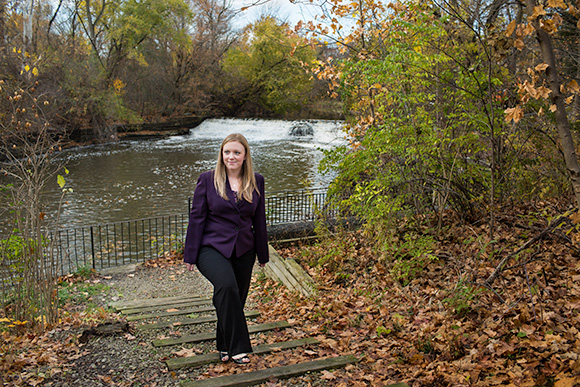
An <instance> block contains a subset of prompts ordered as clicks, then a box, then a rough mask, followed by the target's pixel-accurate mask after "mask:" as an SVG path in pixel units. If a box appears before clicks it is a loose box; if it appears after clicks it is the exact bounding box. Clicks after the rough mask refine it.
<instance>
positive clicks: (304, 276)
mask: <svg viewBox="0 0 580 387" xmlns="http://www.w3.org/2000/svg"><path fill="white" fill-rule="evenodd" d="M282 260H283V262H284V264H285V265H286V267H287V268H288V271H289V272H290V273H292V275H293V276H294V278H296V280H298V282H300V284H301V285H302V288H303V289H304V290H306V291H307V292H308V293H309V296H311V295H314V294H315V289H316V283H315V282H314V280H313V279H312V277H310V275H309V274H308V273H307V272H306V270H304V269H303V268H302V267H301V266H300V265H299V264H298V262H296V261H295V260H293V259H285V258H282Z"/></svg>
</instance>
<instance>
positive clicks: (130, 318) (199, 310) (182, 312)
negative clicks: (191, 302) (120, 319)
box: [127, 306, 215, 321]
mask: <svg viewBox="0 0 580 387" xmlns="http://www.w3.org/2000/svg"><path fill="white" fill-rule="evenodd" d="M214 310H215V308H214V307H213V306H206V307H204V308H190V309H181V310H176V311H172V312H158V313H150V314H139V315H136V316H128V317H127V321H138V320H147V319H151V318H158V317H168V316H183V315H188V314H192V313H204V312H211V311H214Z"/></svg>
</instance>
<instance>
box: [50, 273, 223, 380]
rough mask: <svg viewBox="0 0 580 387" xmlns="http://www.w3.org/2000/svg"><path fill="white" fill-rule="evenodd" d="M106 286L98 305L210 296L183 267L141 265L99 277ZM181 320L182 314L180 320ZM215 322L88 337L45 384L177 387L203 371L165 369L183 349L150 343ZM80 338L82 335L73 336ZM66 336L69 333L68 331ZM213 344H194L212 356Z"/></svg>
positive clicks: (204, 329)
mask: <svg viewBox="0 0 580 387" xmlns="http://www.w3.org/2000/svg"><path fill="white" fill-rule="evenodd" d="M100 274H101V276H102V279H101V280H102V282H104V283H105V284H106V285H108V286H109V287H110V289H109V291H108V293H107V294H106V295H104V296H103V298H102V299H101V300H100V302H102V303H103V305H108V304H109V303H110V302H112V301H127V300H137V299H148V298H160V297H173V296H191V295H200V296H211V294H212V286H211V284H210V283H209V281H207V280H206V279H205V278H204V277H203V276H202V275H201V274H200V273H199V271H197V270H194V271H187V270H185V266H184V265H173V266H166V267H163V268H159V267H145V266H143V265H139V266H137V267H135V266H126V267H123V268H119V269H115V270H111V271H108V272H106V271H105V272H102V273H100ZM181 317H183V316H181ZM214 325H215V324H213V323H212V324H201V325H195V326H184V327H179V329H175V328H168V329H160V330H146V331H141V330H133V331H132V332H131V334H125V335H120V334H117V335H114V336H102V337H94V338H91V339H90V340H89V341H88V342H87V343H86V344H79V346H80V351H81V353H80V355H81V356H79V358H78V359H76V360H75V361H74V364H73V366H72V367H70V369H68V370H66V371H64V372H62V373H59V374H57V375H55V376H54V377H53V378H51V379H50V381H49V382H47V383H45V384H44V385H46V386H83V387H92V386H110V385H116V386H151V387H153V386H176V385H179V382H180V381H182V380H185V379H187V378H193V377H195V376H196V375H198V374H199V373H200V372H203V369H196V370H194V371H191V370H187V371H175V372H173V371H168V370H167V367H166V365H165V363H164V362H163V361H164V360H165V359H167V358H168V357H174V356H175V355H174V353H175V352H176V351H179V350H181V349H183V348H182V347H179V348H175V347H161V348H155V347H153V346H152V344H151V342H152V340H154V339H157V338H159V337H171V336H173V335H182V334H189V333H191V334H193V333H200V332H207V331H211V330H213V329H215V326H214ZM76 333H77V334H79V335H80V334H81V333H82V332H81V331H79V332H76ZM68 334H70V332H68ZM214 346H215V343H214V342H208V343H203V344H201V345H200V344H196V349H198V351H203V352H213V351H215V349H214V348H213V347H214Z"/></svg>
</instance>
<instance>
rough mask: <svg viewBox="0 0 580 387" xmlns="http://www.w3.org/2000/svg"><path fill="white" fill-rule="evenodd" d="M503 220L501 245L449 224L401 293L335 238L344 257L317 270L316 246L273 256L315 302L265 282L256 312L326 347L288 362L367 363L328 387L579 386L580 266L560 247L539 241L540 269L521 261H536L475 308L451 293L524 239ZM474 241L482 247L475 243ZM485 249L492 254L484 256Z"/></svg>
mask: <svg viewBox="0 0 580 387" xmlns="http://www.w3.org/2000/svg"><path fill="white" fill-rule="evenodd" d="M514 211H516V209H514ZM503 216H504V217H505V218H508V217H510V216H513V217H514V219H506V221H505V222H503V223H502V222H501V221H499V222H498V230H496V232H497V235H498V236H497V237H496V238H497V239H498V240H501V241H502V243H503V245H502V244H501V243H496V244H495V245H492V244H491V243H489V242H491V241H486V238H487V235H489V230H488V229H487V226H486V225H482V226H480V227H473V226H465V225H461V224H456V225H455V226H453V227H451V228H450V229H449V231H448V233H447V234H448V235H446V236H445V237H444V238H442V239H441V241H440V245H439V246H438V247H437V250H438V251H439V256H440V257H442V259H440V260H439V261H438V262H436V263H432V264H430V265H429V267H428V269H426V270H425V271H424V272H423V273H422V274H421V275H420V276H418V277H417V278H415V279H414V280H412V281H411V282H410V283H409V284H408V285H407V286H404V287H403V286H401V285H400V284H399V283H397V282H395V281H393V280H392V278H391V277H390V276H389V274H388V270H385V269H384V267H381V268H378V269H376V270H375V265H377V262H379V259H378V258H376V257H373V256H369V250H368V249H367V248H365V246H368V244H369V243H367V241H365V239H364V237H363V236H362V235H358V234H357V233H353V234H351V235H347V236H341V238H342V240H340V241H336V242H335V243H336V244H340V246H334V247H333V248H335V249H336V251H340V254H341V256H339V257H337V258H336V260H334V261H332V259H331V260H328V262H327V263H323V264H321V263H320V261H318V262H316V260H318V259H319V258H317V257H320V256H323V254H327V252H326V251H321V250H318V247H316V246H313V247H307V248H306V249H303V250H300V249H297V248H288V247H278V251H279V253H280V254H281V255H283V256H284V257H286V258H294V259H296V260H297V261H299V262H301V263H302V265H303V266H305V269H306V270H307V271H308V272H309V273H310V275H311V276H313V277H314V278H315V280H316V281H317V283H318V284H319V285H320V286H319V288H318V295H317V298H316V299H304V298H303V297H301V296H300V295H297V294H295V293H291V292H289V291H287V290H285V289H284V288H280V287H278V286H276V284H274V283H273V282H272V281H270V280H265V281H261V282H258V283H257V284H256V285H255V286H257V287H258V289H256V291H255V292H253V293H252V294H255V295H257V296H256V298H255V299H254V301H255V302H257V303H259V304H260V311H261V313H262V317H261V318H262V319H263V320H265V321H277V320H282V319H286V320H291V321H292V324H293V326H294V327H296V332H302V333H303V334H306V335H310V336H313V337H317V338H318V339H319V340H320V341H321V344H320V345H319V346H318V347H316V348H309V349H307V350H303V351H302V352H300V353H296V352H293V354H292V356H297V357H300V356H302V357H305V358H304V359H302V361H307V359H312V358H314V357H325V356H336V355H344V354H350V353H352V354H355V355H358V356H362V359H361V361H360V362H359V363H358V364H356V365H354V366H352V367H351V368H349V369H346V368H345V369H340V370H335V371H332V372H329V373H323V374H322V375H323V376H322V377H323V378H324V379H325V380H326V381H327V383H328V384H329V385H336V386H339V385H348V386H351V385H359V383H361V384H360V385H365V386H368V385H371V386H380V385H385V384H389V383H395V382H407V383H408V384H409V385H413V386H482V387H484V386H494V385H504V386H509V385H514V386H530V387H532V386H537V385H554V386H561V387H567V386H569V385H570V386H572V385H577V384H578V382H579V380H578V378H579V377H580V376H579V375H580V359H579V353H580V333H579V330H578V328H577V327H580V313H579V312H578V305H579V301H580V283H579V281H577V279H578V275H579V274H580V264H579V261H578V257H575V256H573V255H572V254H570V249H569V248H568V247H566V246H565V245H564V244H562V243H561V242H562V240H561V239H558V238H552V239H547V240H544V241H541V243H540V246H539V251H540V253H539V255H538V252H534V254H536V256H537V257H540V258H536V259H534V260H527V258H526V254H531V253H532V252H525V253H522V254H521V255H520V256H519V257H518V261H517V262H518V263H517V265H516V266H514V267H512V268H507V269H506V270H504V271H503V272H502V277H501V279H500V280H498V283H497V284H495V289H494V291H493V292H492V291H489V289H488V288H484V287H481V288H479V289H480V290H479V292H478V293H476V294H477V296H476V297H473V298H472V299H471V300H465V299H461V298H457V294H456V293H453V289H457V286H458V285H457V284H458V283H461V282H460V281H462V277H461V276H462V273H471V274H470V276H471V278H472V279H471V280H470V281H471V282H470V284H476V283H477V281H478V279H485V278H487V276H489V274H490V273H491V272H492V271H493V270H494V269H495V266H494V265H495V264H496V263H497V262H499V260H500V259H501V252H505V254H509V251H515V250H517V248H518V247H519V246H520V245H522V244H523V243H524V242H525V241H526V240H527V239H529V237H521V236H520V235H522V234H521V229H518V228H517V227H515V228H514V227H513V226H511V227H510V225H513V224H518V220H517V217H518V216H519V215H518V214H517V213H515V214H503ZM524 216H525V214H524ZM498 218H499V217H498ZM531 226H532V227H535V229H538V230H542V229H543V228H544V227H545V225H543V224H537V225H531ZM530 228H531V227H530ZM474 232H475V233H476V234H478V235H480V238H475V239H474V238H472V236H473V233H474ZM569 237H570V238H571V239H572V240H574V238H576V237H577V235H576V234H575V233H574V232H572V233H570V235H569ZM466 241H473V242H469V243H466ZM482 245H484V246H490V247H489V248H488V249H485V250H482V248H481V246H482ZM341 249H345V250H344V251H341ZM305 250H306V252H305ZM347 250H348V251H347ZM498 252H500V253H498ZM308 254H311V255H310V256H312V257H313V258H312V260H311V261H310V262H314V263H313V264H312V265H309V264H308V261H307V260H308V259H309V258H308V257H309V255H308ZM305 257H306V258H305ZM379 266H380V265H379ZM379 269H380V270H379ZM346 274H347V275H346ZM345 278H348V280H347V281H345ZM474 288H475V287H474ZM497 294H501V297H502V299H503V300H505V302H501V300H500V299H499V298H498V297H497V296H496V295H497ZM453 297H456V298H453ZM460 302H464V303H465V304H464V305H463V304H459V303H460ZM459 305H462V308H458V306H459ZM459 311H460V312H461V313H459ZM288 339H290V337H289V338H288ZM272 361H273V359H272Z"/></svg>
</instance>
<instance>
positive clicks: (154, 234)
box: [52, 189, 336, 275]
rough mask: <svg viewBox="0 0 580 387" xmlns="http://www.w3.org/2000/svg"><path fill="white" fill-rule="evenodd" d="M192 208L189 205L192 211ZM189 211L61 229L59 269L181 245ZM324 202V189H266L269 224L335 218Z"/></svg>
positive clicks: (121, 260) (130, 259) (148, 255)
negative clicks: (272, 190) (268, 190)
mask: <svg viewBox="0 0 580 387" xmlns="http://www.w3.org/2000/svg"><path fill="white" fill-rule="evenodd" d="M190 207H191V199H189V200H188V208H190ZM188 212H189V211H188ZM188 212H187V213H184V214H179V215H171V216H163V217H154V218H146V219H136V220H128V221H121V222H114V223H108V224H101V225H94V226H85V227H76V228H71V229H64V230H59V231H58V232H56V233H55V234H53V235H52V238H56V253H57V257H58V262H59V269H58V272H59V274H61V275H64V274H68V273H71V272H75V271H77V270H78V269H79V268H82V267H87V268H93V269H96V270H99V269H103V268H108V267H114V266H119V265H126V264H130V263H137V262H142V261H146V260H149V259H153V258H158V257H161V256H164V255H166V254H168V253H170V252H172V251H178V250H180V249H181V247H182V245H183V243H184V241H185V234H186V231H187V224H188V217H189V216H188V215H189V214H188ZM335 215H336V210H335V209H333V208H330V207H328V205H327V203H326V190H324V189H314V190H300V191H279V192H272V193H267V194H266V217H267V224H268V226H273V225H279V224H283V223H295V222H304V221H313V220H315V219H316V218H317V217H324V218H334V217H335Z"/></svg>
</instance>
